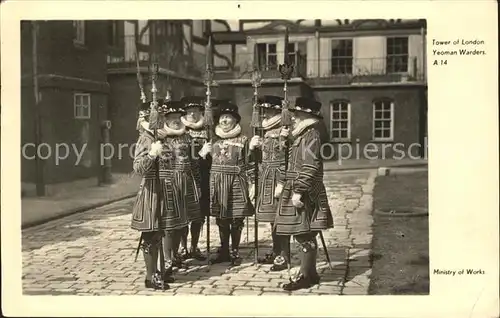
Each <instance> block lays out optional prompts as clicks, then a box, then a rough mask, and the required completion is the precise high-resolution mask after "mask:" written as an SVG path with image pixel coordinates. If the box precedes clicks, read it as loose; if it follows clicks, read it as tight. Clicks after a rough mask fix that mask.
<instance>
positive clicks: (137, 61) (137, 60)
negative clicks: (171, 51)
mask: <svg viewBox="0 0 500 318" xmlns="http://www.w3.org/2000/svg"><path fill="white" fill-rule="evenodd" d="M134 44H135V60H136V67H137V83H138V84H139V90H140V92H141V97H140V100H141V101H142V102H143V103H145V102H146V94H145V93H144V84H143V79H142V74H141V70H140V66H139V52H138V50H137V38H136V39H135V42H134ZM140 116H141V115H140ZM140 122H141V119H140V118H139V120H137V127H136V128H137V130H139V129H140ZM143 238H144V232H141V237H140V238H139V244H138V245H137V250H136V251H135V259H134V262H136V261H137V257H138V256H139V251H140V249H141V243H142V240H143Z"/></svg>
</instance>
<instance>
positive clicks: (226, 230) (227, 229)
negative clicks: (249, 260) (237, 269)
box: [216, 218, 245, 250]
mask: <svg viewBox="0 0 500 318" xmlns="http://www.w3.org/2000/svg"><path fill="white" fill-rule="evenodd" d="M216 224H217V225H218V226H219V234H220V236H221V247H222V248H223V249H229V236H230V237H231V247H232V249H233V250H238V249H239V247H240V241H241V232H242V231H243V228H244V227H245V218H234V219H219V218H217V219H216Z"/></svg>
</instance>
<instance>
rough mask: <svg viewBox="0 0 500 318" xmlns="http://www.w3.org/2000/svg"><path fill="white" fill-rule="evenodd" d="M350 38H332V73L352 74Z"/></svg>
mask: <svg viewBox="0 0 500 318" xmlns="http://www.w3.org/2000/svg"><path fill="white" fill-rule="evenodd" d="M352 55H353V49H352V40H350V39H349V40H332V74H333V75H339V74H352V61H353V58H352Z"/></svg>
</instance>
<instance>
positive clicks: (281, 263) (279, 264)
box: [270, 256, 288, 272]
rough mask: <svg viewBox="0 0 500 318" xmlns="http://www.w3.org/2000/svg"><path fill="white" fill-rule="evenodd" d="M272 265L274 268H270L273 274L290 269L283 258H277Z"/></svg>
mask: <svg viewBox="0 0 500 318" xmlns="http://www.w3.org/2000/svg"><path fill="white" fill-rule="evenodd" d="M272 264H273V266H271V268H270V271H271V272H280V271H282V270H285V269H286V268H287V267H288V266H287V262H286V260H285V258H284V257H283V256H276V258H275V259H274V260H273V263H272Z"/></svg>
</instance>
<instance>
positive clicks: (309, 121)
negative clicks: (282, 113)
mask: <svg viewBox="0 0 500 318" xmlns="http://www.w3.org/2000/svg"><path fill="white" fill-rule="evenodd" d="M317 122H319V120H318V119H316V118H308V119H304V120H303V121H301V122H300V123H298V124H297V125H295V127H293V130H292V136H294V137H296V136H297V135H299V134H300V133H301V132H303V131H304V130H305V129H306V128H308V127H310V126H312V125H314V124H316V123H317Z"/></svg>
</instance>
